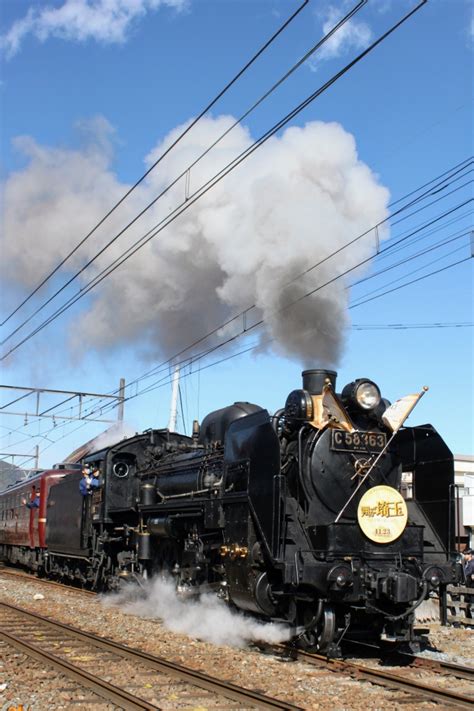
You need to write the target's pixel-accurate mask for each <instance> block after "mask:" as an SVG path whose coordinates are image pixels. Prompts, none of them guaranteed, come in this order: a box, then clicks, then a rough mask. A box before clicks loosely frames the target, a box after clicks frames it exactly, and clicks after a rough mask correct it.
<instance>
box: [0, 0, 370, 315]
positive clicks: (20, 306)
mask: <svg viewBox="0 0 474 711" xmlns="http://www.w3.org/2000/svg"><path fill="white" fill-rule="evenodd" d="M308 2H309V0H303V2H302V4H301V5H300V6H299V7H298V8H297V9H296V10H295V11H294V12H293V14H292V15H290V17H289V18H288V19H287V20H285V22H284V23H283V24H282V25H281V26H280V27H279V28H278V30H277V31H276V32H275V33H274V34H273V35H272V36H271V37H270V39H268V40H267V41H266V42H265V43H264V44H263V46H262V47H260V49H259V50H258V51H257V52H256V54H254V55H253V57H252V58H251V59H250V60H249V61H248V62H247V63H246V64H245V65H244V66H243V67H242V68H241V69H240V70H239V71H238V72H237V74H236V75H235V76H234V77H233V78H232V79H231V80H230V81H229V82H228V83H227V84H226V85H225V86H224V88H223V89H221V91H220V92H219V93H218V94H217V95H216V96H215V97H214V99H212V101H210V103H209V104H207V106H206V107H205V108H204V109H202V110H201V112H200V113H199V114H198V116H196V118H194V119H193V120H192V121H191V122H190V124H189V125H188V126H187V127H186V128H185V129H184V130H183V131H182V132H181V133H180V134H179V136H177V138H176V139H175V140H174V141H173V142H172V143H171V145H170V146H168V148H167V149H166V150H165V151H163V153H162V154H161V155H160V156H159V157H158V158H157V159H156V160H155V161H154V163H153V164H152V165H151V166H150V167H149V168H148V170H147V171H146V172H145V173H143V175H142V176H141V177H140V178H139V179H138V180H136V181H135V183H134V184H133V185H132V186H131V187H130V188H129V189H128V190H127V191H126V192H125V193H124V195H123V196H122V197H121V198H120V199H119V200H118V201H117V202H116V203H115V204H114V205H113V206H112V207H111V209H110V210H109V211H108V212H107V213H106V214H105V215H104V216H103V217H102V218H101V220H100V221H99V222H98V223H97V224H96V225H95V226H94V227H93V228H92V229H91V230H90V231H89V232H88V233H87V234H86V235H85V236H84V237H83V238H82V239H81V240H80V242H78V244H76V246H75V247H74V248H73V249H72V250H71V251H70V252H69V253H68V254H67V255H66V256H65V257H64V258H63V259H62V260H61V261H60V262H59V263H58V264H57V265H56V267H54V269H53V270H52V271H51V272H49V273H48V274H47V276H46V277H44V279H43V280H42V281H41V282H40V284H38V286H37V287H36V288H35V289H34V290H33V291H31V292H30V294H28V296H27V297H26V298H25V299H23V301H22V302H21V303H20V304H19V305H18V306H17V307H16V308H15V309H14V310H13V311H12V312H11V313H10V314H9V315H8V316H7V317H6V318H5V319H4V320H3V322H2V323H0V326H4V325H5V324H6V323H7V322H8V321H9V320H10V319H11V318H12V316H14V315H15V314H16V313H17V312H18V311H19V310H20V309H21V308H22V307H23V306H24V305H25V304H26V303H28V301H29V300H30V299H31V298H32V297H33V296H34V295H35V294H36V293H37V292H38V291H39V290H40V289H41V287H43V286H44V285H45V284H46V283H47V282H48V281H49V280H50V279H51V278H52V277H53V276H54V275H55V274H56V273H57V272H58V271H59V269H61V267H62V266H63V265H64V264H65V263H66V262H67V261H68V260H69V259H70V258H71V257H72V256H73V255H74V254H75V253H76V252H77V250H78V249H80V247H82V245H83V244H84V243H85V242H87V240H88V239H89V238H90V237H92V235H93V234H94V233H95V232H96V231H97V229H98V228H99V227H101V225H103V224H104V222H105V221H106V220H107V219H108V218H109V217H110V216H111V215H112V214H113V213H114V212H115V210H116V209H117V208H118V207H119V206H120V205H121V204H122V203H123V202H125V200H126V199H127V198H128V197H129V196H130V195H131V194H132V193H133V192H134V190H136V188H137V187H138V186H139V185H140V184H141V183H143V181H144V180H145V179H146V178H147V177H148V175H150V173H151V172H152V171H153V170H154V169H155V168H156V167H157V166H158V165H159V163H161V161H162V160H163V159H164V158H165V157H166V156H167V155H168V154H169V153H170V152H171V151H172V150H173V148H175V147H176V146H177V145H178V143H179V142H180V141H181V140H182V139H183V138H184V137H185V136H186V135H187V134H188V133H189V132H190V131H191V129H192V128H194V126H195V125H196V124H197V123H198V122H199V121H200V120H201V119H202V118H203V116H204V115H205V114H207V113H208V112H209V111H210V109H211V108H212V107H213V106H215V104H216V103H217V102H218V101H219V100H220V99H221V98H222V97H223V96H224V94H225V93H226V92H227V91H228V90H229V89H230V88H231V87H232V86H233V85H234V84H235V83H236V82H237V81H238V80H239V79H240V77H241V76H242V75H243V74H245V72H246V71H247V69H249V68H250V67H251V66H252V64H254V62H255V61H256V60H257V59H258V58H259V57H260V56H261V55H262V54H263V53H264V52H265V51H266V50H267V49H268V47H269V46H270V45H271V44H272V43H273V42H274V41H275V40H276V39H277V37H279V35H280V34H281V33H282V32H283V31H284V30H285V29H286V28H287V27H288V25H289V24H290V23H291V22H292V21H293V20H294V19H295V18H296V17H297V16H298V15H299V13H300V12H301V11H302V10H303V9H304V8H305V7H306V5H307V4H308ZM365 2H366V0H364V3H365ZM364 3H363V4H364Z"/></svg>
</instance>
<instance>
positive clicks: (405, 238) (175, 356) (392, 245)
mask: <svg viewBox="0 0 474 711" xmlns="http://www.w3.org/2000/svg"><path fill="white" fill-rule="evenodd" d="M444 216H445V214H444V215H441V217H444ZM433 222H434V221H433V220H430V221H428V222H427V223H426V222H425V223H424V224H423V225H421V226H417V229H416V230H414V231H412V232H411V233H410V232H409V233H408V234H406V233H404V234H403V239H399V240H397V242H396V244H398V243H399V242H400V241H406V240H407V239H408V238H409V237H410V236H411V235H413V234H414V233H416V232H420V231H421V230H423V229H425V230H426V226H427V225H431V224H432V223H433ZM396 244H390V245H388V246H389V247H390V249H392V250H393V251H398V250H397V249H395V247H396ZM432 249H433V248H432V247H430V248H428V250H425V251H431V250H432ZM382 256H383V255H382ZM416 256H417V255H412V256H411V257H409V258H408V259H411V258H415V257H416ZM376 257H377V258H380V254H379V255H376ZM403 261H404V262H406V261H408V260H403ZM395 266H397V265H391V266H390V267H388V269H391V268H394V267H395ZM384 271H385V270H384ZM372 276H373V275H370V276H369V277H366V278H365V279H364V280H366V279H368V278H372ZM240 315H241V314H239V315H237V316H234V317H232V319H228V320H227V321H226V322H225V323H224V324H220V325H219V326H218V327H216V328H215V329H213V331H212V332H210V333H208V334H206V336H203V337H201V339H199V340H198V341H197V342H195V343H193V344H191V346H188V347H186V348H184V349H182V350H181V351H180V352H179V353H178V354H175V355H174V356H172V357H171V358H170V359H169V360H167V361H166V363H168V362H171V361H172V360H175V359H176V358H177V357H179V355H181V354H182V353H183V352H185V351H186V350H189V349H190V348H192V347H194V346H195V345H197V344H198V343H199V342H201V341H203V340H205V339H206V338H208V337H209V336H210V335H212V334H213V333H215V332H217V331H218V330H220V329H221V328H223V327H224V326H226V325H228V324H229V323H231V322H232V321H234V320H236V319H237V318H238V316H240ZM226 344H227V343H226ZM226 344H224V345H226ZM217 347H221V346H220V345H219V346H217ZM213 350H214V348H212V349H210V350H207V351H205V352H204V353H203V354H199V355H197V356H196V355H193V356H191V358H194V359H196V358H201V357H203V356H204V355H207V354H208V353H209V352H212V351H213ZM158 367H159V366H156V367H154V368H153V369H152V370H151V371H149V372H147V373H145V374H144V375H142V376H140V378H137V379H135V380H133V381H131V382H130V383H128V385H127V387H130V386H131V385H133V384H135V383H138V382H139V380H141V379H144V378H145V377H149V376H150V375H151V374H153V373H154V372H156V370H157V368H158ZM59 404H61V403H59ZM59 404H58V406H59ZM97 410H98V407H95V408H94V410H93V412H96V411H97ZM88 415H89V416H91V413H88Z"/></svg>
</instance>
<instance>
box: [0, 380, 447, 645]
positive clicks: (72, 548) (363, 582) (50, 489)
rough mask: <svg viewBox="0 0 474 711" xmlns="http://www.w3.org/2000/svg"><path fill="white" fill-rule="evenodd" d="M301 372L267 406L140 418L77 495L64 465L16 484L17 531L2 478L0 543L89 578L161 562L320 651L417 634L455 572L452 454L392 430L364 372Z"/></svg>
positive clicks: (107, 578) (49, 568)
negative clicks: (32, 498) (30, 490)
mask: <svg viewBox="0 0 474 711" xmlns="http://www.w3.org/2000/svg"><path fill="white" fill-rule="evenodd" d="M302 375H303V384H302V388H301V389H299V390H294V391H293V392H292V393H290V395H289V396H288V398H287V400H286V404H285V407H284V408H282V409H281V410H278V411H277V412H276V413H275V414H274V415H273V416H270V415H269V413H268V412H267V411H266V410H265V409H263V408H261V407H259V406H257V405H253V404H250V403H244V402H237V403H235V404H234V405H231V406H229V407H225V408H223V409H221V410H217V411H215V412H211V413H210V414H209V415H207V417H205V419H204V420H203V421H202V423H201V426H200V427H199V425H198V423H197V422H195V423H194V426H193V434H192V437H188V436H185V435H182V434H178V433H174V432H170V431H168V430H163V429H162V430H159V429H150V430H148V431H146V432H144V433H142V434H137V435H136V436H134V437H132V438H130V439H126V440H122V441H121V442H119V443H118V444H116V445H114V446H113V447H109V448H107V449H103V450H101V451H98V452H94V453H92V454H90V455H89V456H87V457H86V458H85V460H84V462H85V463H86V464H89V465H91V466H93V467H98V468H99V470H100V473H101V486H100V487H99V488H97V489H95V490H94V491H93V492H92V494H91V495H90V496H87V497H84V496H82V495H81V494H80V491H79V481H80V478H81V471H77V470H75V469H70V470H66V469H65V470H63V471H62V472H61V471H60V472H58V471H56V475H58V476H56V478H54V477H52V474H51V472H46V473H42V474H39V475H38V477H36V480H35V481H30V482H28V483H26V484H25V483H23V484H21V485H20V487H23V488H24V487H25V486H30V487H31V486H36V487H38V481H39V482H43V481H47V488H46V484H44V485H43V484H41V485H42V486H43V489H44V494H43V495H42V497H41V504H40V506H42V507H43V508H42V509H37V510H36V511H35V510H33V508H30V510H29V513H28V514H27V515H28V516H29V520H28V531H29V533H28V536H27V535H26V534H25V536H24V539H23V540H22V539H21V536H20V538H19V537H18V536H17V537H16V538H14V537H13V538H12V536H11V535H10V536H9V535H8V531H9V530H10V529H11V527H10V529H9V528H8V526H5V525H4V523H3V522H4V520H5V519H4V515H5V512H7V513H8V503H7V499H8V497H9V496H10V498H11V496H12V494H13V495H14V493H15V491H14V489H15V488H14V489H13V491H11V490H8V491H7V492H4V493H3V494H0V526H1V528H0V556H2V557H3V558H4V559H6V560H10V561H13V562H14V561H17V562H18V561H19V562H21V563H23V564H24V565H26V566H28V567H30V568H33V569H35V570H37V571H38V572H39V573H41V574H43V575H48V576H54V577H57V578H60V579H66V580H74V581H76V582H79V583H80V584H82V585H84V586H88V587H91V588H93V589H97V590H99V589H114V588H116V587H117V586H119V585H120V584H121V583H122V582H124V581H131V580H138V581H140V580H143V579H145V578H150V577H152V576H154V575H157V574H162V573H163V572H165V573H167V574H169V575H170V576H172V577H173V578H174V579H175V581H176V588H177V591H178V592H179V593H180V594H183V595H193V594H200V593H203V592H211V591H213V592H215V593H216V594H217V595H218V596H220V597H222V598H223V599H225V600H226V601H227V602H228V603H229V604H231V605H233V606H235V607H236V608H239V609H240V610H244V611H248V612H251V613H254V614H256V615H258V616H260V617H261V618H264V619H268V620H278V621H284V622H286V623H287V624H288V625H289V626H290V627H291V629H292V630H293V633H294V637H295V639H297V640H298V643H299V644H301V645H302V646H304V647H306V648H309V649H312V650H319V651H320V652H325V653H327V654H329V655H336V654H338V653H339V650H340V643H341V640H342V639H343V637H344V635H346V634H349V635H350V637H351V638H352V639H354V638H358V637H364V638H370V639H372V640H386V641H390V642H396V643H406V644H411V645H412V646H414V645H416V643H417V640H416V636H415V631H414V610H415V609H416V607H417V606H418V605H419V604H420V603H421V602H422V601H423V600H424V599H426V598H427V597H428V595H429V593H430V592H431V591H433V590H436V591H437V592H438V593H439V592H441V593H442V592H443V589H445V587H446V585H448V584H449V583H452V582H455V581H456V579H457V568H456V565H455V563H454V562H453V555H452V551H453V549H454V516H453V513H454V500H453V483H454V465H453V456H452V454H451V452H450V451H449V449H448V447H447V446H446V444H445V443H444V441H443V440H442V439H441V437H440V435H439V434H438V433H437V432H436V430H435V429H434V428H433V427H432V426H431V425H423V426H419V427H405V428H400V429H399V430H398V431H395V432H394V431H393V430H392V429H391V428H390V427H389V426H388V425H387V424H386V422H385V421H384V419H383V416H384V413H385V412H386V411H387V408H388V407H389V405H390V403H389V402H388V401H387V400H384V399H383V398H382V397H381V393H380V390H379V388H378V386H377V385H376V384H375V383H374V382H372V381H371V380H368V379H366V378H362V379H358V380H355V381H354V382H352V383H350V384H348V385H346V386H345V387H344V388H343V390H342V392H341V393H340V394H336V373H335V372H334V371H329V370H306V371H304V372H303V374H302ZM402 477H403V479H410V481H411V483H410V489H411V493H410V495H409V496H408V497H403V496H402V495H401V493H400V492H401V491H402V483H403V481H402ZM17 488H18V487H17ZM41 514H42V515H41ZM23 516H24V517H25V516H26V514H25V513H23ZM35 516H36V517H38V518H37V519H35ZM36 520H38V521H39V522H40V523H38V526H42V527H43V528H42V531H43V536H42V537H40V538H39V539H37V538H34V536H32V535H31V532H32V531H34V529H35V525H36V524H35V521H36ZM25 521H26V519H25ZM10 533H11V530H10ZM440 597H441V598H442V597H443V596H442V595H440Z"/></svg>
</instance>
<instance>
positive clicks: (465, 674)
mask: <svg viewBox="0 0 474 711" xmlns="http://www.w3.org/2000/svg"><path fill="white" fill-rule="evenodd" d="M344 643H345V644H351V645H354V646H355V647H356V648H357V647H361V648H362V649H364V650H366V649H371V650H372V651H373V652H374V653H376V654H377V656H378V657H380V658H383V659H389V660H396V659H398V658H400V659H403V660H405V661H406V660H410V661H411V664H410V665H409V666H410V667H411V668H412V669H413V668H415V667H418V668H423V667H424V668H425V669H427V670H428V669H429V670H430V671H433V672H435V673H438V674H444V675H445V676H456V677H458V678H459V679H467V680H468V681H474V669H473V668H472V667H468V666H465V665H463V664H454V663H453V662H447V661H445V660H444V659H436V658H435V657H422V656H421V655H419V654H413V653H410V652H406V651H405V652H404V651H402V650H400V649H396V650H393V651H391V650H389V649H386V648H385V649H384V648H383V647H380V646H379V645H377V644H370V643H368V642H361V641H360V640H354V639H346V640H344ZM394 663H395V666H398V665H397V664H396V661H394ZM400 666H404V665H403V664H401V665H400Z"/></svg>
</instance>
